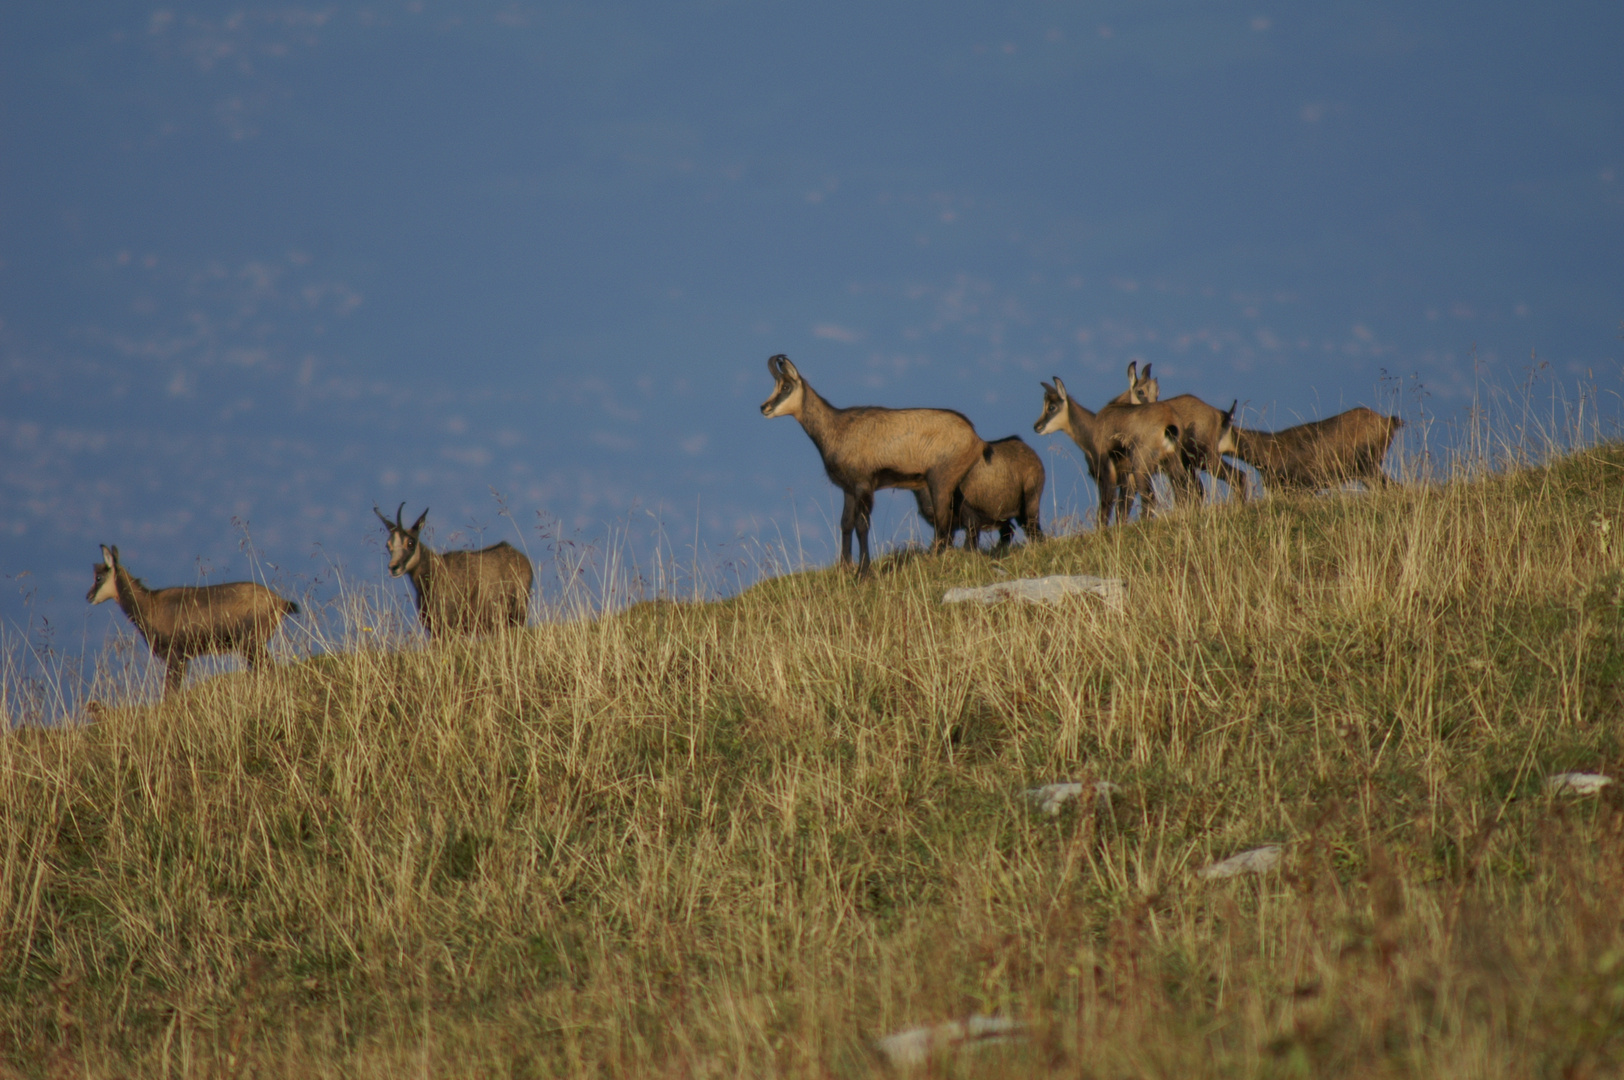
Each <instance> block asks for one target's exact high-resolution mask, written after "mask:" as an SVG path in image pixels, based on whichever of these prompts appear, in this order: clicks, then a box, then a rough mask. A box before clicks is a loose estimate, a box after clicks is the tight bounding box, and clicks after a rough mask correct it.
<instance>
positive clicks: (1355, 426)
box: [1230, 406, 1404, 491]
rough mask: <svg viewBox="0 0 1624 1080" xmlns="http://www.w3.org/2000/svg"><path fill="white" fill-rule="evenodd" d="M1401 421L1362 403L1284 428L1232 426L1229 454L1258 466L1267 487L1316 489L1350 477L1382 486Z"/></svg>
mask: <svg viewBox="0 0 1624 1080" xmlns="http://www.w3.org/2000/svg"><path fill="white" fill-rule="evenodd" d="M1403 426H1404V421H1402V420H1400V419H1399V418H1398V417H1396V416H1383V415H1382V414H1381V413H1378V412H1374V411H1372V410H1370V409H1367V408H1365V407H1363V406H1360V407H1359V408H1357V409H1349V410H1348V411H1347V412H1344V413H1338V414H1337V415H1335V416H1333V417H1331V418H1330V419H1327V420H1315V421H1312V422H1311V423H1307V424H1298V425H1297V426H1296V427H1289V428H1286V429H1285V430H1284V431H1273V432H1270V431H1247V430H1245V429H1243V428H1235V429H1234V432H1235V438H1234V443H1235V447H1234V449H1233V450H1231V451H1230V453H1233V454H1234V455H1235V456H1236V457H1238V458H1240V459H1241V460H1242V461H1244V462H1246V463H1247V464H1249V465H1251V466H1252V467H1253V468H1254V469H1256V470H1257V472H1258V477H1259V478H1260V479H1261V480H1262V481H1263V484H1264V486H1265V487H1281V488H1296V489H1299V490H1308V491H1315V490H1318V489H1319V488H1323V487H1334V486H1336V485H1338V484H1342V483H1345V482H1347V481H1349V480H1360V481H1364V482H1365V483H1367V484H1372V483H1373V484H1375V485H1377V486H1378V487H1386V486H1387V485H1388V484H1389V483H1391V482H1392V481H1390V480H1389V479H1388V477H1387V474H1386V473H1385V472H1383V471H1382V459H1383V458H1385V457H1386V456H1387V449H1388V447H1389V446H1391V445H1392V442H1393V436H1394V435H1395V434H1396V433H1397V432H1398V429H1399V428H1401V427H1403Z"/></svg>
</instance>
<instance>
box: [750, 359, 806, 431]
mask: <svg viewBox="0 0 1624 1080" xmlns="http://www.w3.org/2000/svg"><path fill="white" fill-rule="evenodd" d="M767 371H768V372H769V373H770V374H771V375H772V377H773V380H774V383H775V385H774V386H773V393H772V396H771V397H769V398H768V399H767V400H766V401H763V402H762V403H761V415H762V416H765V417H767V418H768V419H771V418H772V417H775V416H799V415H801V399H802V397H804V396H805V392H806V384H805V383H804V382H802V381H801V373H800V372H799V371H796V370H795V365H794V364H792V363H790V362H789V357H787V356H785V355H784V354H783V353H779V354H778V355H776V356H772V357H769V358H768V359H767Z"/></svg>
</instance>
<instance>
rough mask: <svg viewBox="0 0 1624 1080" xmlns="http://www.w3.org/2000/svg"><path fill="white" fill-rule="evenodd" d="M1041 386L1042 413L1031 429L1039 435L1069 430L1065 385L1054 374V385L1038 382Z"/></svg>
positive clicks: (1069, 419) (1069, 422)
mask: <svg viewBox="0 0 1624 1080" xmlns="http://www.w3.org/2000/svg"><path fill="white" fill-rule="evenodd" d="M1039 385H1041V386H1042V387H1043V414H1042V415H1041V416H1039V417H1038V421H1037V423H1035V424H1033V425H1032V430H1033V431H1035V432H1037V433H1038V434H1039V435H1053V434H1055V433H1056V432H1061V431H1070V430H1071V418H1070V417H1069V416H1068V415H1067V412H1066V385H1065V384H1064V383H1062V382H1061V381H1060V377H1059V376H1058V375H1057V376H1055V380H1054V385H1053V386H1050V385H1049V384H1048V383H1040V384H1039Z"/></svg>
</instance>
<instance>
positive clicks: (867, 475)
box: [761, 353, 990, 574]
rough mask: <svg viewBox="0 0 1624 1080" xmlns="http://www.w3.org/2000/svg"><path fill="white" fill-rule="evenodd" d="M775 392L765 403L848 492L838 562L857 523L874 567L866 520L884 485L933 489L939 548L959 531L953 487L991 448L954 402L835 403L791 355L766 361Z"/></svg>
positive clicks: (845, 556) (864, 564)
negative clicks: (948, 405)
mask: <svg viewBox="0 0 1624 1080" xmlns="http://www.w3.org/2000/svg"><path fill="white" fill-rule="evenodd" d="M767 371H768V372H769V373H770V374H771V375H772V377H773V381H774V386H773V392H772V396H771V397H769V398H768V399H767V400H766V401H764V402H762V403H761V415H762V416H765V417H768V418H769V419H770V418H772V417H776V416H793V417H795V419H797V420H799V421H800V422H801V427H802V428H803V429H804V430H805V431H806V433H807V435H808V436H810V437H811V439H812V445H814V446H816V447H817V448H818V453H819V454H820V455H822V457H823V471H824V472H825V473H827V474H828V476H829V479H830V480H832V481H834V483H835V486H837V487H838V488H840V490H841V491H842V492H843V493H844V494H845V503H844V505H843V506H842V508H841V511H840V562H841V564H842V565H845V564H849V563H850V562H851V538H852V533H853V532H854V531H855V532H856V534H857V546H858V549H859V551H860V552H861V558H860V559H859V560H858V563H857V572H858V573H859V574H862V573H865V572H866V571H867V570H868V565H869V558H868V527H869V518H870V516H871V514H872V513H873V510H874V493H875V492H876V491H878V490H880V489H881V488H889V487H900V488H920V487H923V488H924V489H926V491H928V492H929V493H930V500H931V509H932V512H933V521H932V526H933V527H934V529H935V534H936V536H935V541H934V543H933V544H932V545H931V547H932V550H938V551H939V550H941V549H942V548H944V547H946V546H947V545H948V544H949V543H951V541H952V539H953V493H954V492H955V491H957V490H958V487H959V484H960V483H961V482H962V481H963V480H964V477H965V474H966V473H968V472H969V471H970V467H971V466H973V465H974V464H975V463H976V462H977V461H980V460H985V459H986V458H987V457H988V455H989V454H990V450H989V448H988V446H987V443H986V441H985V440H983V439H982V438H981V436H980V435H977V434H976V429H975V425H973V424H971V423H970V421H969V419H968V418H967V417H965V416H964V415H963V414H962V413H956V412H953V411H952V410H950V409H887V408H882V407H880V406H877V405H861V406H854V407H852V408H847V409H837V408H835V407H834V406H833V405H830V404H829V403H828V402H827V401H825V400H823V398H821V397H819V396H818V393H817V391H815V390H813V389H812V387H811V386H809V385H807V382H806V380H805V379H803V378H801V373H800V372H799V371H796V370H795V365H794V364H792V363H790V361H789V357H787V356H785V355H784V354H782V353H779V354H778V355H776V356H773V357H771V358H770V359H768V361H767Z"/></svg>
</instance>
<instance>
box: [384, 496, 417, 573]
mask: <svg viewBox="0 0 1624 1080" xmlns="http://www.w3.org/2000/svg"><path fill="white" fill-rule="evenodd" d="M404 509H406V504H405V503H401V504H400V505H399V506H398V507H396V508H395V520H394V521H390V520H389V519H388V518H386V517H384V516H383V511H381V510H379V509H378V508H377V507H376V506H374V507H373V508H372V512H373V513H374V514H377V515H378V520H379V521H381V522H383V523H384V525H385V526H386V527H388V529H389V576H390V577H400V575H402V574H409V573H411V572H412V571H413V570H415V569H417V564H418V561H419V560H420V559H422V557H423V545H422V544H421V543H419V542H418V539H417V534H418V533H420V532H422V531H423V522H424V521H426V520H427V519H428V516H429V512H428V509H427V508H424V510H423V513H422V514H420V515H419V516H418V518H417V520H416V521H415V522H413V523H412V525H411V527H410V528H407V527H406V526H405V525H402V524H401V521H400V512H401V511H402V510H404Z"/></svg>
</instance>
